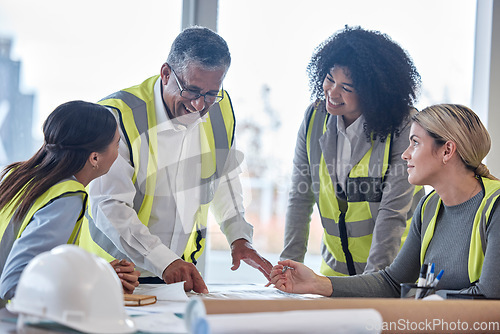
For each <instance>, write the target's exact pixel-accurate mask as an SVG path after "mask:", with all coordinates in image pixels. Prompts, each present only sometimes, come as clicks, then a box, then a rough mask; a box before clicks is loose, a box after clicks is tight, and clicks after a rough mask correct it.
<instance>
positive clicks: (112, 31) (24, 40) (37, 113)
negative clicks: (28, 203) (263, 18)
mask: <svg viewBox="0 0 500 334" xmlns="http://www.w3.org/2000/svg"><path fill="white" fill-rule="evenodd" d="M181 12H182V1H181V0H175V1H162V0H151V1H146V2H143V3H142V2H141V4H140V5H138V4H137V2H136V1H131V0H106V1H99V0H89V1H80V2H75V1H65V0H44V1H29V0H4V1H2V2H0V71H1V75H0V77H1V78H2V79H1V80H0V129H1V136H0V166H4V165H6V164H8V163H10V162H13V161H17V160H21V159H25V158H27V157H29V156H31V155H32V154H33V153H34V151H35V150H36V149H37V148H38V147H39V146H40V144H41V141H42V131H41V126H42V122H43V120H44V119H45V118H46V117H47V115H48V114H49V113H50V112H51V111H52V110H54V108H55V107H57V106H58V105H59V104H61V103H63V102H66V101H69V100H77V99H78V100H86V101H95V102H96V101H98V100H99V99H101V98H103V97H105V96H107V95H109V94H110V93H113V92H115V91H117V90H119V89H122V88H126V87H130V86H132V85H135V84H138V83H140V82H142V81H143V80H145V79H146V78H148V77H150V76H153V75H156V74H159V73H160V68H161V65H162V64H163V62H164V61H165V60H166V58H167V54H168V51H169V49H170V45H171V44H172V41H173V40H174V38H175V37H176V36H177V34H178V33H179V31H180V29H181ZM16 71H17V72H16ZM30 103H31V104H32V106H33V110H31V104H30ZM20 113H21V114H20ZM28 122H29V123H30V124H29V125H27V124H26V123H28ZM21 123H22V124H21ZM13 127H14V128H16V129H18V130H20V131H13V130H12V128H13ZM20 142H21V143H22V144H23V147H21V148H19V143H20ZM19 150H21V151H22V154H19Z"/></svg>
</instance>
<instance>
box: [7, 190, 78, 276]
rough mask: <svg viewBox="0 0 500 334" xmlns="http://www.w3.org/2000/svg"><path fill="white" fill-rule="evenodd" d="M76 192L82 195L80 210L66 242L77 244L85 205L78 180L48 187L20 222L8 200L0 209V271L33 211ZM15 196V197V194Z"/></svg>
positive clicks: (29, 220) (31, 217) (30, 218)
mask: <svg viewBox="0 0 500 334" xmlns="http://www.w3.org/2000/svg"><path fill="white" fill-rule="evenodd" d="M76 193H79V194H81V195H82V203H83V204H82V211H81V212H80V215H79V217H78V220H77V221H76V222H75V227H74V228H73V232H72V233H71V235H70V237H69V239H68V241H67V243H68V244H77V243H78V237H79V235H80V229H81V226H82V220H83V215H84V212H85V208H86V205H87V192H86V191H85V188H84V187H83V185H82V184H81V183H80V182H78V181H75V180H66V181H62V182H59V183H57V184H55V185H54V186H52V187H51V188H49V190H47V191H46V192H45V193H43V194H42V195H41V196H40V197H38V198H37V199H36V200H35V202H34V203H33V205H32V206H31V207H30V209H29V211H28V213H27V214H26V215H25V217H24V219H23V221H22V223H20V224H19V222H18V221H17V222H16V221H14V218H13V216H14V213H15V211H16V210H10V209H11V205H12V203H13V201H10V202H9V203H8V204H7V205H5V206H4V207H3V208H2V209H1V210H0V239H1V242H0V254H1V255H0V272H2V271H3V267H4V266H5V262H6V260H7V256H8V255H9V253H10V250H11V249H12V245H13V244H14V241H15V240H16V239H18V238H19V237H20V236H21V234H22V233H23V231H24V230H25V229H26V226H28V224H29V223H30V222H31V220H32V219H33V216H34V215H35V213H36V212H37V211H38V210H40V209H42V208H43V207H45V206H46V205H47V204H49V203H50V202H52V201H53V200H55V199H57V198H59V197H62V196H65V195H70V194H76ZM15 198H17V196H16V197H15Z"/></svg>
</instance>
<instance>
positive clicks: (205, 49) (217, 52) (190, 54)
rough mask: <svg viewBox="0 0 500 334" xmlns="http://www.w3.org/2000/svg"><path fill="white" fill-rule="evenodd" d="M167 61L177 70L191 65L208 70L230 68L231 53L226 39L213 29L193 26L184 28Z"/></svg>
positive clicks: (182, 70)
mask: <svg viewBox="0 0 500 334" xmlns="http://www.w3.org/2000/svg"><path fill="white" fill-rule="evenodd" d="M167 63H168V64H169V65H170V66H171V67H173V68H174V70H175V71H178V72H184V70H185V69H186V67H188V66H190V65H198V66H201V67H202V68H204V69H206V70H216V69H221V68H224V69H226V70H227V69H228V68H229V65H230V64H231V54H230V53H229V48H228V46H227V43H226V41H225V40H224V39H223V38H222V37H221V36H219V35H218V34H217V33H215V32H213V31H212V30H210V29H208V28H205V27H200V26H193V27H189V28H186V29H184V30H183V31H182V32H181V33H180V34H179V35H178V36H177V37H176V38H175V40H174V42H173V43H172V47H171V48H170V53H169V54H168V58H167Z"/></svg>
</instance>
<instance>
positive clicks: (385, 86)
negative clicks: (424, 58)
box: [307, 26, 421, 139]
mask: <svg viewBox="0 0 500 334" xmlns="http://www.w3.org/2000/svg"><path fill="white" fill-rule="evenodd" d="M335 65H338V66H342V67H346V68H347V69H348V71H349V74H350V78H351V80H352V83H353V86H354V89H355V90H356V93H357V95H358V97H359V102H360V106H361V108H362V113H363V115H364V117H365V120H366V123H365V125H364V129H365V133H366V135H367V136H370V135H371V134H373V135H374V136H375V137H380V138H382V139H383V138H385V137H386V136H387V135H388V134H389V133H392V132H396V131H397V128H398V127H399V126H400V125H401V124H402V122H403V120H405V119H406V118H407V117H408V116H409V113H410V109H411V107H412V106H413V104H414V103H415V102H416V100H417V96H418V93H419V89H420V83H421V79H420V74H419V73H418V72H417V69H416V68H415V66H414V64H413V61H412V59H411V57H410V56H409V54H408V53H407V52H406V51H405V50H404V49H402V48H401V46H399V44H397V43H396V42H394V41H393V40H392V39H391V38H390V37H389V36H387V35H386V34H383V33H381V32H379V31H370V30H365V29H362V28H361V27H348V26H346V27H345V28H344V29H342V30H339V31H337V32H336V33H335V34H333V35H332V36H331V37H329V38H328V39H327V40H326V41H324V42H323V43H321V44H320V45H319V46H318V47H317V48H316V50H315V52H314V55H313V56H312V58H311V61H310V62H309V65H308V66H307V74H308V76H309V86H310V88H311V98H312V99H313V100H317V99H319V100H324V99H325V93H324V91H323V81H324V79H325V77H326V75H327V74H328V73H329V72H330V70H331V69H332V68H333V67H334V66H335ZM396 134H397V133H396Z"/></svg>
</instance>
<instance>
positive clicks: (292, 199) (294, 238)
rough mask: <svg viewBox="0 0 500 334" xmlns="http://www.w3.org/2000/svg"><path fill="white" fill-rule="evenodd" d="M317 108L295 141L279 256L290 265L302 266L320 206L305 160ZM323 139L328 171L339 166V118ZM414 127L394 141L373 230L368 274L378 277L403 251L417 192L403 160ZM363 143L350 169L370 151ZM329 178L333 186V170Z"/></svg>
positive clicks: (355, 149)
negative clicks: (314, 215) (316, 206)
mask: <svg viewBox="0 0 500 334" xmlns="http://www.w3.org/2000/svg"><path fill="white" fill-rule="evenodd" d="M314 106H315V104H311V105H310V106H309V108H308V109H307V110H306V112H305V116H304V121H303V123H302V125H301V127H300V129H299V132H298V135H297V142H296V146H295V156H294V159H293V174H292V186H291V190H290V194H289V199H288V208H287V212H286V222H285V247H284V250H283V252H282V253H281V255H280V259H281V260H285V259H292V260H295V261H298V262H304V256H305V253H306V250H307V241H308V237H309V224H310V220H311V214H312V211H313V206H314V204H315V203H316V201H315V198H314V194H313V192H312V189H311V188H312V179H311V174H310V166H309V159H308V156H307V139H306V138H307V124H308V119H309V116H310V114H311V113H312V111H313V109H314ZM320 108H323V109H324V103H322V104H320V106H318V112H326V110H320ZM326 126H327V129H326V132H325V134H323V136H322V137H321V139H320V143H321V144H320V145H321V151H322V152H323V156H324V159H325V161H326V162H327V165H330V166H336V164H337V163H336V157H337V140H336V138H337V118H336V117H330V118H329V120H328V123H327V125H326ZM409 132H410V124H409V122H406V123H405V124H403V125H402V126H401V128H400V129H399V135H398V136H394V138H393V142H392V147H391V157H390V165H389V169H388V173H387V174H386V177H385V180H384V183H385V185H386V187H385V189H384V192H383V195H382V200H381V202H380V206H379V208H378V212H377V217H376V219H375V226H374V230H373V238H372V244H371V247H370V253H369V256H368V259H367V264H366V267H365V270H364V272H365V273H369V272H376V271H378V270H380V269H383V268H385V267H386V266H388V265H389V264H391V263H392V261H393V260H394V258H395V257H396V255H397V253H398V251H399V248H400V245H401V235H402V234H403V232H404V229H405V227H406V220H407V213H408V211H409V210H410V208H411V205H412V196H413V190H414V186H413V185H411V184H409V183H408V174H407V170H406V162H405V161H404V160H403V159H401V154H402V153H403V152H404V150H405V149H406V148H407V147H408V144H409V141H408V137H409ZM364 138H365V135H364V133H363V134H362V138H360V140H358V141H357V143H356V145H355V146H354V147H353V148H352V152H353V153H352V159H351V163H350V166H351V167H352V166H354V165H355V164H357V163H358V162H359V160H361V158H362V157H363V155H364V154H365V153H366V152H367V151H368V150H369V149H370V147H371V143H370V142H369V141H367V140H363V139H364ZM331 173H332V174H331V175H330V177H331V178H332V182H333V183H334V184H335V183H336V179H337V176H336V175H335V170H332V171H331Z"/></svg>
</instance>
